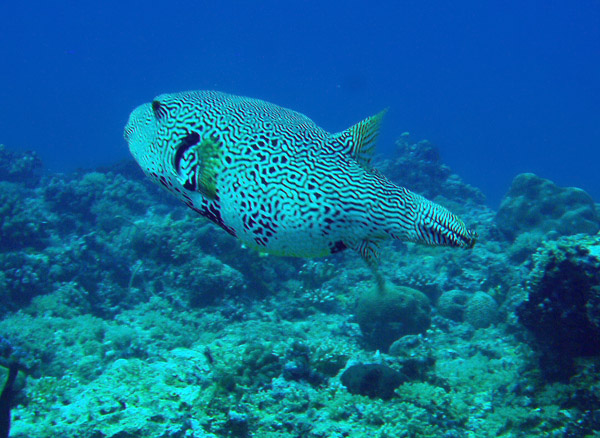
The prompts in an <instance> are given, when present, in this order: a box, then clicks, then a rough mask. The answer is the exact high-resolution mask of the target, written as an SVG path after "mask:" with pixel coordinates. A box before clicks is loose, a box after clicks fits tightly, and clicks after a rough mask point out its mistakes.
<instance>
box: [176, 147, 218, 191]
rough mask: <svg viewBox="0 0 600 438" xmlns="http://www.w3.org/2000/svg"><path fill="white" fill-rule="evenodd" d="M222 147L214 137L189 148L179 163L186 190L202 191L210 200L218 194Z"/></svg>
mask: <svg viewBox="0 0 600 438" xmlns="http://www.w3.org/2000/svg"><path fill="white" fill-rule="evenodd" d="M221 156H222V149H221V147H220V144H219V143H218V142H217V141H216V140H215V139H212V138H208V139H205V140H203V141H201V142H199V143H198V144H196V145H194V146H192V147H190V148H188V150H186V152H185V154H183V156H182V157H181V158H180V161H178V163H177V164H178V165H177V171H178V175H179V177H180V178H181V179H180V182H181V184H182V185H183V187H184V188H185V189H186V190H190V191H194V192H196V191H197V192H200V193H201V194H202V195H203V196H204V197H206V198H207V199H209V200H213V199H215V197H216V195H217V176H218V175H219V171H220V170H221V167H222V160H221Z"/></svg>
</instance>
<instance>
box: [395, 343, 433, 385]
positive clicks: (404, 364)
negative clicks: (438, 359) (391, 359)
mask: <svg viewBox="0 0 600 438" xmlns="http://www.w3.org/2000/svg"><path fill="white" fill-rule="evenodd" d="M389 354H390V355H391V356H395V357H396V358H397V360H398V362H397V363H398V365H400V371H401V373H402V374H403V375H404V376H405V377H406V379H408V380H426V378H427V374H428V373H429V372H430V371H431V370H432V369H433V366H434V365H435V357H434V355H433V352H432V349H431V345H430V344H429V343H428V342H426V341H425V338H423V336H421V335H406V336H403V337H401V338H400V339H398V340H397V341H396V342H394V343H393V344H392V345H391V346H390V351H389Z"/></svg>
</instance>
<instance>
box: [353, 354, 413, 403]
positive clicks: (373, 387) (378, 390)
mask: <svg viewBox="0 0 600 438" xmlns="http://www.w3.org/2000/svg"><path fill="white" fill-rule="evenodd" d="M341 381H342V384H343V385H344V386H345V387H346V388H347V389H348V392H350V393H351V394H360V395H366V396H367V397H369V398H381V399H383V400H389V399H391V398H392V397H393V396H394V394H395V393H394V391H395V389H396V388H398V387H399V386H400V385H401V384H402V383H403V382H404V381H405V378H404V376H402V374H400V373H399V372H398V371H396V370H394V369H393V368H391V367H389V366H387V365H383V364H375V363H370V364H358V365H352V366H350V367H348V369H346V371H344V372H343V373H342V377H341Z"/></svg>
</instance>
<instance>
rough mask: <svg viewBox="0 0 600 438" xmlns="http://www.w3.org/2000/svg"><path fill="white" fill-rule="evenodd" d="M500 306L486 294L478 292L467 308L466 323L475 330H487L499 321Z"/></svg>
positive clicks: (468, 302) (470, 299)
mask: <svg viewBox="0 0 600 438" xmlns="http://www.w3.org/2000/svg"><path fill="white" fill-rule="evenodd" d="M498 316H499V314H498V304H497V303H496V300H494V299H493V298H492V297H491V296H489V295H488V294H486V293H485V292H481V291H480V292H476V293H475V294H474V295H473V296H472V297H471V298H469V301H467V305H466V308H465V321H466V322H468V323H469V324H471V325H472V326H473V327H475V328H485V327H489V326H490V325H492V324H494V323H495V322H497V321H498Z"/></svg>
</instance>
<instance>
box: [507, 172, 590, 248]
mask: <svg viewBox="0 0 600 438" xmlns="http://www.w3.org/2000/svg"><path fill="white" fill-rule="evenodd" d="M496 224H497V226H498V228H499V229H500V231H502V233H504V235H505V236H506V237H507V238H509V239H510V240H511V241H512V240H514V239H515V238H516V237H517V236H518V235H519V234H521V233H523V232H527V231H538V232H541V233H549V232H555V233H558V235H559V236H570V235H573V234H579V233H588V234H595V233H596V232H598V230H599V229H600V224H599V219H598V215H597V212H596V208H595V205H594V201H593V200H592V198H591V197H590V196H589V195H588V194H587V193H586V192H584V191H583V190H581V189H578V188H575V187H559V186H557V185H556V184H554V183H553V182H552V181H549V180H547V179H544V178H540V177H539V176H537V175H534V174H532V173H522V174H520V175H517V176H516V177H515V179H514V180H513V182H512V184H511V186H510V189H509V190H508V193H507V194H506V195H505V196H504V199H503V200H502V203H501V204H500V209H499V210H498V213H497V214H496Z"/></svg>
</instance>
